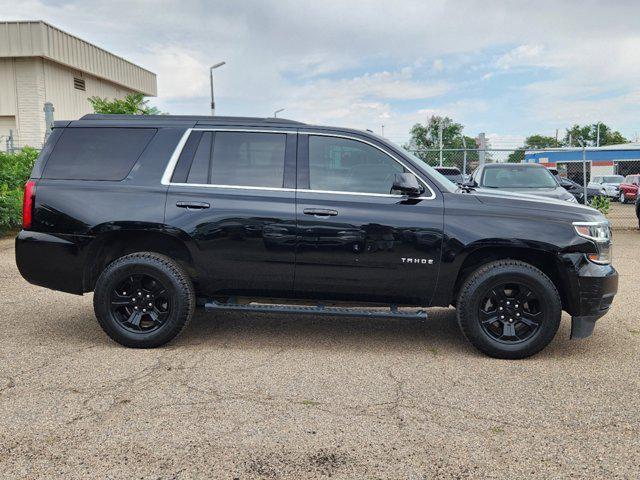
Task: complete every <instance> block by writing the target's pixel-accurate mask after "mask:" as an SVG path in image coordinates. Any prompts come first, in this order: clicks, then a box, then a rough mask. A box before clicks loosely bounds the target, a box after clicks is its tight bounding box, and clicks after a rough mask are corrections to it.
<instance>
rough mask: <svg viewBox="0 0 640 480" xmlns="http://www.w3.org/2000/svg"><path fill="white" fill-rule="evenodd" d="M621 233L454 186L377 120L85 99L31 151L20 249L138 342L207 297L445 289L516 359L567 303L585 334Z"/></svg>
mask: <svg viewBox="0 0 640 480" xmlns="http://www.w3.org/2000/svg"><path fill="white" fill-rule="evenodd" d="M610 249H611V233H610V228H609V224H608V222H607V221H606V219H605V218H604V217H603V216H602V215H601V214H600V213H598V212H597V211H596V210H593V209H591V208H587V207H583V206H579V205H577V204H570V203H568V202H563V201H554V200H543V199H536V198H533V197H528V196H518V195H511V194H508V193H504V192H498V191H482V190H481V189H473V188H471V187H469V186H465V187H463V188H459V187H457V186H456V185H454V184H453V183H451V182H450V181H449V180H447V179H446V178H444V177H443V176H442V175H440V174H439V173H437V172H436V171H435V170H433V169H432V168H430V167H428V166H427V165H425V164H424V163H423V162H422V161H420V160H419V159H417V158H416V157H414V156H412V155H411V154H409V153H407V152H406V151H404V150H402V149H401V148H400V147H398V146H396V145H394V144H392V143H390V142H388V141H387V140H385V139H383V138H381V137H378V136H376V135H374V134H372V133H367V132H361V131H357V130H348V129H342V128H330V127H318V126H312V125H306V124H302V123H298V122H293V121H288V120H283V119H256V118H231V117H227V118H225V117H187V116H182V117H181V116H126V115H106V116H102V115H87V116H85V117H83V118H82V119H80V120H78V121H73V122H56V124H55V128H54V130H53V133H52V134H51V136H50V138H49V140H48V141H47V144H46V146H45V148H44V150H43V151H42V153H41V154H40V157H39V158H38V161H37V162H36V165H35V167H34V169H33V172H32V175H31V179H30V180H29V181H28V183H27V185H26V190H25V201H24V229H23V230H22V231H21V232H20V234H19V235H18V237H17V239H16V260H17V264H18V268H19V269H20V272H21V274H22V275H23V276H24V278H26V279H27V280H28V281H29V282H31V283H34V284H36V285H41V286H44V287H48V288H51V289H55V290H62V291H65V292H70V293H75V294H83V293H85V292H91V291H94V298H93V301H94V307H95V313H96V316H97V318H98V321H99V322H100V325H101V326H102V328H103V329H104V330H105V332H106V333H107V334H108V335H109V336H110V337H111V338H113V339H114V340H116V341H117V342H119V343H121V344H123V345H126V346H129V347H156V346H159V345H162V344H164V343H166V342H168V341H170V340H171V339H172V338H174V337H175V336H176V335H178V333H179V332H180V331H181V330H182V329H183V328H184V327H185V326H186V325H187V323H188V321H189V319H190V318H191V316H192V315H193V311H194V308H196V307H203V308H205V309H206V310H209V311H223V310H242V311H262V312H264V311H267V312H273V313H294V314H314V315H334V316H339V315H358V316H368V317H401V318H416V317H419V318H424V317H425V316H426V314H425V312H424V310H423V309H422V307H429V306H442V307H446V306H449V305H453V306H455V307H456V309H457V318H458V322H459V324H460V327H461V329H462V332H463V333H464V335H465V336H466V337H467V338H468V339H469V340H470V341H471V343H473V345H475V346H476V347H477V348H478V349H480V350H481V351H483V352H485V353H487V354H489V355H492V356H496V357H502V358H522V357H526V356H528V355H532V354H534V353H536V352H538V351H539V350H541V349H542V348H544V347H545V346H546V345H547V344H548V343H549V342H550V341H551V339H552V338H553V337H554V335H555V333H556V331H557V329H558V326H559V323H560V316H561V312H562V310H565V311H567V312H568V313H569V314H570V315H571V316H572V330H571V334H572V336H573V337H578V338H581V337H586V336H588V335H590V334H591V333H592V331H593V327H594V323H595V321H596V320H597V319H598V318H599V317H601V316H602V315H604V314H605V313H606V312H607V311H608V309H609V307H610V306H611V301H612V300H613V297H614V295H615V293H616V291H617V284H618V275H617V273H616V271H615V269H614V268H613V267H612V266H611V264H610V252H611V250H610ZM314 302H315V305H314ZM381 305H384V306H385V308H381ZM399 306H401V307H413V308H401V309H399V308H398V307H399Z"/></svg>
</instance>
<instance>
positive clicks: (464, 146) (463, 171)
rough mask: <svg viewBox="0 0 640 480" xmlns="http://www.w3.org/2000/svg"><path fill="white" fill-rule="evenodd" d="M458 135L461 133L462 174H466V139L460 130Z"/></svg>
mask: <svg viewBox="0 0 640 480" xmlns="http://www.w3.org/2000/svg"><path fill="white" fill-rule="evenodd" d="M460 135H462V148H463V150H464V153H463V157H462V174H463V175H466V174H467V139H466V138H464V134H463V133H462V132H460Z"/></svg>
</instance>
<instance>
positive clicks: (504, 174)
mask: <svg viewBox="0 0 640 480" xmlns="http://www.w3.org/2000/svg"><path fill="white" fill-rule="evenodd" d="M472 185H474V186H478V187H481V188H490V189H498V190H503V191H506V192H514V193H521V194H523V193H524V194H528V195H535V196H538V197H545V198H553V199H556V200H565V201H567V202H577V200H576V198H575V197H574V196H573V195H571V194H570V193H569V192H567V191H566V190H565V189H564V188H562V187H561V186H560V184H559V183H558V182H557V181H556V179H555V177H554V176H553V174H552V173H551V172H549V170H548V169H547V168H545V167H544V166H542V165H539V164H537V163H488V164H484V165H480V166H479V167H478V168H477V169H476V170H475V171H474V172H473V176H472Z"/></svg>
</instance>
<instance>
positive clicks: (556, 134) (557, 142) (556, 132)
mask: <svg viewBox="0 0 640 480" xmlns="http://www.w3.org/2000/svg"><path fill="white" fill-rule="evenodd" d="M556 148H558V129H557V128H556Z"/></svg>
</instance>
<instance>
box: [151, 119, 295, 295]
mask: <svg viewBox="0 0 640 480" xmlns="http://www.w3.org/2000/svg"><path fill="white" fill-rule="evenodd" d="M295 154H296V132H295V131H286V130H281V129H273V130H261V129H228V128H225V129H215V128H211V129H193V130H190V131H188V132H187V133H186V134H185V137H184V138H183V145H182V146H181V148H180V151H179V152H176V153H175V154H174V157H173V158H172V161H171V162H170V165H169V167H168V169H167V172H165V175H164V177H163V183H167V184H168V185H169V192H168V196H167V204H166V220H165V222H166V223H167V224H168V225H171V226H172V227H175V228H177V229H179V230H181V231H182V232H184V233H183V235H186V236H187V237H188V240H190V242H188V243H189V244H190V245H191V250H192V255H193V257H194V258H193V259H194V264H195V265H196V269H197V272H195V273H196V275H197V280H196V281H197V284H198V285H197V286H198V288H199V290H200V291H201V292H202V293H205V294H207V295H231V294H237V295H259V296H290V295H292V292H293V274H294V257H295V252H294V247H295Z"/></svg>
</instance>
